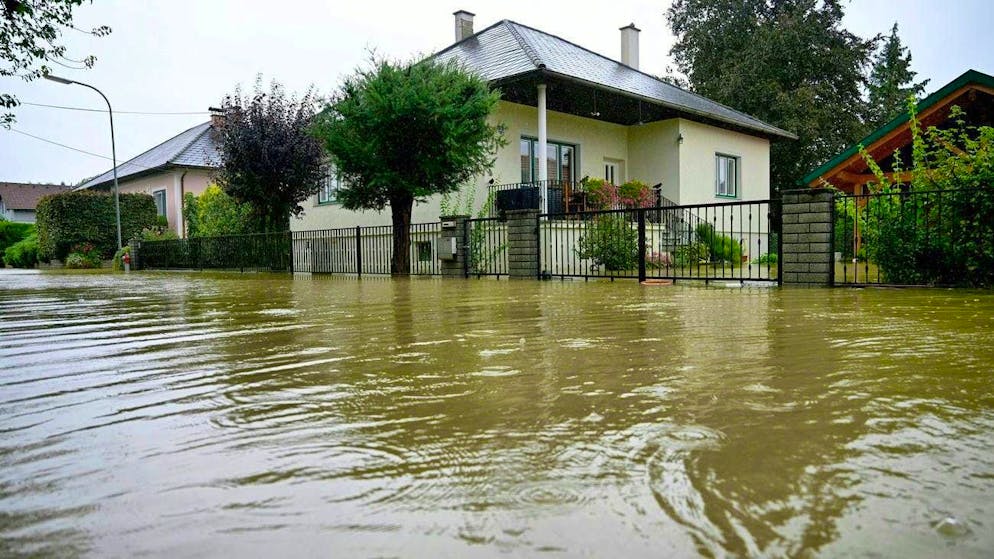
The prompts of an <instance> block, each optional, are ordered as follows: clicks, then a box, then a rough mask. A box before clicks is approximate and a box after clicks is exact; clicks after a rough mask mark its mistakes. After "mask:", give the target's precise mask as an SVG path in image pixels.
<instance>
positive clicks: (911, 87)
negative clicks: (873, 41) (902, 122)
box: [867, 23, 928, 128]
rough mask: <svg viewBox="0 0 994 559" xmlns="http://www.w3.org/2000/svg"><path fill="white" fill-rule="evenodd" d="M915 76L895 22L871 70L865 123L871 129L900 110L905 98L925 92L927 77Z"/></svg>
mask: <svg viewBox="0 0 994 559" xmlns="http://www.w3.org/2000/svg"><path fill="white" fill-rule="evenodd" d="M917 75H918V73H917V72H915V71H913V70H912V69H911V52H910V51H909V50H908V47H905V46H904V45H902V44H901V38H900V37H899V36H898V34H897V23H895V24H894V27H892V28H891V30H890V35H889V36H888V37H887V38H886V39H885V40H884V42H883V45H882V46H881V47H880V51H879V52H877V54H876V56H875V57H874V59H873V68H872V69H871V70H870V79H869V83H868V84H867V91H868V92H869V98H870V104H869V108H868V109H869V110H868V113H867V123H868V124H869V125H870V127H871V128H878V127H880V126H883V125H884V124H886V123H887V122H888V121H890V119H892V118H894V117H895V116H897V115H899V114H901V113H903V112H904V110H905V106H906V104H907V102H908V98H909V97H918V96H919V95H920V94H921V93H922V92H923V91H925V86H926V85H927V84H928V80H925V81H922V82H915V76H917Z"/></svg>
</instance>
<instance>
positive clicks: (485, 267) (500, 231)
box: [463, 217, 508, 278]
mask: <svg viewBox="0 0 994 559" xmlns="http://www.w3.org/2000/svg"><path fill="white" fill-rule="evenodd" d="M464 226H465V230H464V231H463V239H464V245H465V247H466V258H465V260H464V262H465V275H466V276H467V277H469V276H476V277H481V276H496V277H498V278H499V277H500V276H506V275H507V274H508V264H507V252H508V251H507V248H508V245H507V243H508V240H507V223H506V222H505V221H503V220H501V219H500V218H496V217H489V218H480V219H469V220H466V222H465V225H464Z"/></svg>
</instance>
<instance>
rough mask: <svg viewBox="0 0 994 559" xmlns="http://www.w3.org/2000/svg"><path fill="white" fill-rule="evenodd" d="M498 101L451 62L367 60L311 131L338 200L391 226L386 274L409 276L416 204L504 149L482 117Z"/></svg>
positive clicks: (451, 188)
mask: <svg viewBox="0 0 994 559" xmlns="http://www.w3.org/2000/svg"><path fill="white" fill-rule="evenodd" d="M499 98H500V96H499V94H498V93H497V92H495V91H491V90H490V89H489V87H488V85H487V82H486V80H484V79H483V78H481V77H478V76H476V75H473V74H470V73H468V72H466V71H465V70H463V69H462V68H460V67H459V66H458V65H456V64H455V63H441V62H437V61H435V60H432V59H429V60H426V61H422V62H419V63H416V64H404V63H397V62H391V61H387V60H376V59H374V60H371V62H370V65H369V66H368V67H366V68H360V69H358V70H357V71H356V73H355V74H354V75H352V76H351V77H349V78H347V79H346V80H345V82H344V83H343V84H342V85H341V87H340V89H339V90H338V92H337V93H336V94H335V96H334V97H333V99H332V100H331V102H330V103H329V104H328V106H327V107H326V108H325V110H324V111H322V112H321V114H320V115H319V116H318V118H317V121H316V125H315V128H314V132H315V134H316V136H317V137H319V138H321V140H322V141H323V142H324V145H325V148H326V149H327V150H328V152H329V153H330V154H331V158H332V162H333V164H334V166H335V168H336V170H337V171H338V172H339V173H340V175H341V177H342V188H341V189H340V190H339V192H338V200H340V201H341V202H342V205H343V206H344V207H345V208H347V209H351V210H355V209H373V210H378V211H380V210H383V209H384V208H385V207H387V206H390V209H391V214H392V222H393V235H394V236H393V241H394V242H393V260H392V262H391V272H392V273H395V274H405V273H407V272H408V271H409V270H410V258H409V247H410V223H411V212H412V210H413V206H414V203H415V202H419V201H423V200H425V199H427V197H428V196H430V195H433V194H446V193H451V192H455V191H457V190H458V189H459V187H460V185H461V184H463V183H465V182H467V181H469V180H471V179H472V178H473V177H475V176H476V175H478V174H480V173H483V172H484V171H486V170H487V169H489V168H490V166H491V165H492V164H493V160H494V153H495V152H496V149H497V148H498V147H499V146H500V145H501V144H502V142H503V136H502V133H501V130H500V129H499V127H497V126H495V125H493V124H491V123H490V122H489V121H488V119H487V117H488V116H489V115H490V113H491V112H492V111H493V110H494V108H495V107H496V105H497V101H498V100H499Z"/></svg>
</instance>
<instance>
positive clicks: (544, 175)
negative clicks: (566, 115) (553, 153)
mask: <svg viewBox="0 0 994 559" xmlns="http://www.w3.org/2000/svg"><path fill="white" fill-rule="evenodd" d="M548 145H549V131H548V127H547V125H546V114H545V84H544V83H543V84H539V86H538V147H537V148H536V151H537V152H538V153H537V154H536V156H537V159H538V162H537V164H538V180H539V187H538V193H539V198H540V200H541V201H540V202H539V208H541V210H542V213H547V212H548V211H549V185H548V180H549V165H548V162H547V161H546V158H547V157H548V154H547V152H548V151H549V150H548Z"/></svg>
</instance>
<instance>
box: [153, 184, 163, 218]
mask: <svg viewBox="0 0 994 559" xmlns="http://www.w3.org/2000/svg"><path fill="white" fill-rule="evenodd" d="M152 198H154V199H155V213H156V215H161V216H163V217H165V216H166V191H165V190H156V191H155V192H153V193H152Z"/></svg>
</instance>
